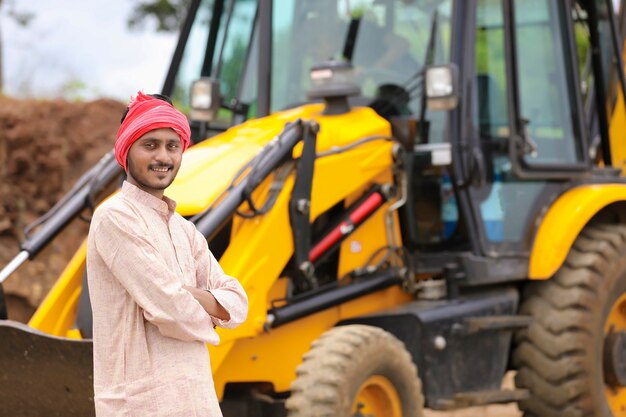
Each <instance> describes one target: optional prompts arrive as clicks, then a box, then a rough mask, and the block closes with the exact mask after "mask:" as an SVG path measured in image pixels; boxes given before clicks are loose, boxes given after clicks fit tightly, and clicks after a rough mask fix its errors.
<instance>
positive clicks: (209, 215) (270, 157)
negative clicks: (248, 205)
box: [196, 120, 303, 239]
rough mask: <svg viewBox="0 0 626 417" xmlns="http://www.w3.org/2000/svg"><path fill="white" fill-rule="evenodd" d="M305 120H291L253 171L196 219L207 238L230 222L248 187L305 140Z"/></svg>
mask: <svg viewBox="0 0 626 417" xmlns="http://www.w3.org/2000/svg"><path fill="white" fill-rule="evenodd" d="M302 125H303V122H302V121H300V120H298V121H296V122H293V123H289V124H288V125H287V126H286V127H285V129H284V130H283V131H282V132H281V134H280V135H279V136H278V137H277V138H276V139H274V140H275V142H270V143H269V144H268V145H267V146H268V148H267V150H266V151H265V153H264V154H263V157H262V158H261V159H260V160H259V161H258V163H257V164H256V165H255V166H254V167H253V168H252V170H251V171H250V173H249V174H248V175H247V176H246V177H245V178H244V179H243V180H241V181H240V182H239V183H238V184H236V185H234V186H233V187H232V188H231V189H230V191H229V192H228V193H227V194H226V195H225V196H224V198H223V200H222V201H220V202H219V204H217V205H216V206H215V207H213V208H212V209H211V210H209V211H207V212H206V214H204V215H203V216H202V217H200V218H198V219H197V220H196V228H197V229H198V230H199V231H200V233H202V235H203V236H204V237H206V238H207V239H210V238H211V237H212V236H213V234H214V233H215V232H217V231H218V230H219V228H220V227H221V226H222V225H223V224H224V223H226V221H227V220H228V218H229V217H230V216H231V215H232V214H233V213H234V212H235V210H236V209H237V207H239V206H240V205H241V204H242V203H243V202H244V200H245V190H246V189H248V188H249V187H252V188H256V186H258V184H260V183H261V182H262V181H263V180H264V179H265V178H267V176H268V175H269V174H270V173H271V172H272V171H273V170H275V169H276V167H277V166H279V165H280V164H281V163H282V162H283V161H284V160H285V158H286V157H288V156H289V155H290V154H291V152H292V150H293V148H294V146H296V144H297V143H298V142H300V141H301V140H302V132H303V129H302Z"/></svg>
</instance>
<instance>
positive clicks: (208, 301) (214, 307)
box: [183, 285, 230, 320]
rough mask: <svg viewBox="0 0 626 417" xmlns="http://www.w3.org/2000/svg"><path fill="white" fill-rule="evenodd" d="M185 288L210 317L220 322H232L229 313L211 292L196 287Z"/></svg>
mask: <svg viewBox="0 0 626 417" xmlns="http://www.w3.org/2000/svg"><path fill="white" fill-rule="evenodd" d="M183 288H184V289H186V290H187V291H189V292H190V293H191V295H193V298H195V299H196V300H198V302H199V303H200V305H201V306H202V308H203V309H204V311H206V312H207V313H208V314H209V315H210V316H212V317H215V318H218V319H220V320H230V314H229V313H228V311H227V310H226V309H225V308H224V307H223V306H222V305H221V304H220V303H219V302H218V301H217V300H216V299H215V296H213V294H211V293H210V292H209V291H205V290H201V289H199V288H196V287H190V286H188V285H185V286H183Z"/></svg>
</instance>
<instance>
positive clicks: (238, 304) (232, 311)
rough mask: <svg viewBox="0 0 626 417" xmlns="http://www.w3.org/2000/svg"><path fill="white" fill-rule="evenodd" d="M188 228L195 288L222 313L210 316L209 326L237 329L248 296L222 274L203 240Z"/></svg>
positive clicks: (243, 319)
mask: <svg viewBox="0 0 626 417" xmlns="http://www.w3.org/2000/svg"><path fill="white" fill-rule="evenodd" d="M190 226H192V228H193V230H192V233H193V235H192V239H193V248H194V249H193V252H194V259H195V262H196V286H197V288H199V289H200V290H204V291H202V292H205V291H206V292H209V293H210V294H211V295H212V297H213V298H214V299H215V301H216V302H217V304H218V305H219V306H220V307H221V308H223V309H224V312H225V313H226V314H225V315H221V316H220V315H213V314H211V315H212V317H213V323H215V325H217V326H220V327H226V328H233V327H237V326H238V325H240V324H241V323H243V322H244V321H245V319H246V317H247V315H248V296H247V295H246V292H245V291H244V289H243V287H242V286H241V284H240V283H239V281H237V280H236V279H235V278H233V277H231V276H228V275H226V274H225V273H224V270H223V269H222V267H221V266H220V264H219V263H218V262H217V260H216V259H215V257H214V256H213V254H212V253H211V251H210V250H209V247H208V245H207V241H206V239H205V238H204V236H202V234H201V233H200V232H198V230H196V228H195V226H193V225H190ZM207 311H208V310H207ZM209 314H210V313H209Z"/></svg>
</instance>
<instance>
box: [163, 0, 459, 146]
mask: <svg viewBox="0 0 626 417" xmlns="http://www.w3.org/2000/svg"><path fill="white" fill-rule="evenodd" d="M452 3H453V0H274V2H273V7H272V56H271V58H272V60H271V96H270V97H269V102H270V110H271V111H272V112H274V111H279V110H282V109H285V108H289V107H293V106H295V105H299V104H302V103H305V102H307V101H309V100H308V99H307V91H308V90H309V88H310V79H309V72H310V69H311V67H312V66H313V65H314V64H316V63H319V62H321V61H324V60H328V59H337V60H351V62H352V64H353V66H354V68H355V74H356V82H357V83H358V84H359V86H360V87H361V97H360V98H357V100H360V101H359V102H358V104H359V105H366V106H367V105H370V106H372V107H373V108H375V109H376V110H377V111H379V113H381V109H380V108H377V107H376V103H384V104H382V106H383V108H382V110H383V111H387V112H388V113H389V114H390V115H413V116H416V117H419V116H420V105H421V99H420V95H421V71H422V69H423V66H424V63H425V59H426V55H427V52H428V48H429V43H430V41H431V38H432V40H433V42H432V51H431V52H432V62H430V63H431V64H445V63H448V61H449V50H450V37H451V36H450V32H451V24H450V19H451V10H452ZM257 9H258V1H257V0H202V1H201V2H200V3H199V7H198V9H197V12H196V14H195V18H194V21H193V25H192V26H191V30H190V32H189V35H188V39H187V41H186V43H185V46H184V52H183V53H182V56H181V59H180V64H179V66H178V68H177V71H176V74H175V78H174V82H173V88H172V91H171V93H170V94H171V95H172V97H173V98H174V100H175V101H176V104H177V106H179V108H182V109H183V110H184V111H186V112H187V111H188V105H189V89H190V86H191V83H192V82H193V81H194V80H196V79H198V78H200V77H208V76H212V77H217V78H219V79H220V81H221V85H220V87H221V92H222V95H223V98H224V102H225V103H233V102H237V103H242V104H244V105H245V108H246V109H247V115H246V116H247V117H255V116H257V114H256V109H257V101H258V100H259V97H258V83H259V74H258V72H259V57H260V56H262V54H266V53H267V52H266V51H262V50H259V45H260V42H259V36H260V29H259V13H258V10H257ZM435 21H436V25H434V27H435V29H436V30H435V32H434V36H431V32H432V28H433V23H434V22H435ZM390 100H391V101H392V105H391V107H392V108H391V110H389V108H388V107H389V101H390ZM381 114H382V113H381ZM232 116H233V114H232V111H230V110H227V109H222V110H220V112H219V113H218V117H217V120H216V122H217V124H218V125H223V126H224V127H227V126H229V125H231V124H232V123H233V120H232ZM444 117H445V113H444V112H439V113H432V114H430V113H428V112H427V113H426V118H427V119H428V120H429V122H430V128H429V131H430V135H429V137H430V140H431V141H443V140H445V139H444V138H443V125H444V123H443V121H444ZM212 124H213V125H215V124H216V123H215V122H213V123H212Z"/></svg>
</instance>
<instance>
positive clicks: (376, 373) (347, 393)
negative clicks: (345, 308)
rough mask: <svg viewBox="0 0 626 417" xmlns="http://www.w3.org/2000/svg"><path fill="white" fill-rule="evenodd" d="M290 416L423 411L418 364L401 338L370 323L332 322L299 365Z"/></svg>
mask: <svg viewBox="0 0 626 417" xmlns="http://www.w3.org/2000/svg"><path fill="white" fill-rule="evenodd" d="M296 373H297V378H296V380H295V381H294V382H293V384H292V385H291V397H290V398H289V399H288V400H287V403H286V407H287V410H288V416H289V417H350V416H371V417H421V416H422V412H423V407H424V398H423V396H422V384H421V381H420V379H419V377H418V375H417V368H416V367H415V364H414V363H413V360H412V359H411V356H410V355H409V353H408V352H407V351H406V349H405V347H404V345H403V344H402V342H400V341H399V340H398V339H396V338H395V337H394V336H393V335H391V334H390V333H388V332H386V331H384V330H382V329H379V328H376V327H371V326H363V325H350V326H340V327H336V328H333V329H331V330H329V331H327V332H326V333H324V334H323V335H322V336H320V338H319V339H317V340H316V341H315V342H313V344H312V346H311V350H310V351H309V352H308V353H307V354H305V355H304V362H303V363H302V364H301V365H300V366H299V367H298V369H297V372H296Z"/></svg>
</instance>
